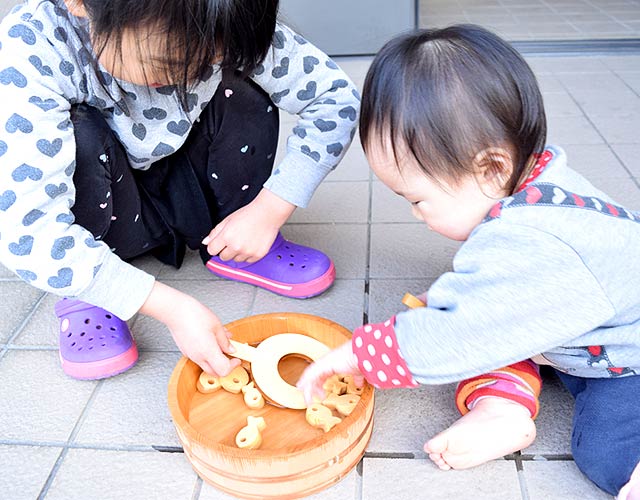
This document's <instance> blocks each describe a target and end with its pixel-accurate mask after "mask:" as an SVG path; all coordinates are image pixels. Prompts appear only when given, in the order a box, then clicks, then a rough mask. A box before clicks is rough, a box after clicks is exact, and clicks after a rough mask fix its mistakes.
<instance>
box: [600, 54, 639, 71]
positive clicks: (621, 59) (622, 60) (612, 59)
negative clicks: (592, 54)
mask: <svg viewBox="0 0 640 500" xmlns="http://www.w3.org/2000/svg"><path fill="white" fill-rule="evenodd" d="M602 62H603V63H604V65H605V66H606V67H607V68H609V69H612V70H614V71H629V70H634V69H635V70H638V69H640V56H637V55H627V56H625V55H621V56H607V57H603V58H602Z"/></svg>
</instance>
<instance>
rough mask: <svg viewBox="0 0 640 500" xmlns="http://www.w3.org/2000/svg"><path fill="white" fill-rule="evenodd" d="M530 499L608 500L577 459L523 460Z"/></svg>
mask: <svg viewBox="0 0 640 500" xmlns="http://www.w3.org/2000/svg"><path fill="white" fill-rule="evenodd" d="M522 467H523V475H524V478H525V482H526V489H527V492H528V493H529V499H530V500H607V499H612V498H613V497H612V496H610V495H607V494H606V493H605V492H603V491H602V490H600V489H598V487H597V486H595V485H594V484H593V483H592V482H591V481H589V480H588V479H587V478H586V477H585V476H584V475H583V474H582V473H581V472H580V471H579V470H578V467H576V464H575V463H574V462H573V461H553V462H547V461H524V462H523V464H522Z"/></svg>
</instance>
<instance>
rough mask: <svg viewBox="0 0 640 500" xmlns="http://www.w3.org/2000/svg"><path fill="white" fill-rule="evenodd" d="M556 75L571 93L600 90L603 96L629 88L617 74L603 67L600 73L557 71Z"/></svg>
mask: <svg viewBox="0 0 640 500" xmlns="http://www.w3.org/2000/svg"><path fill="white" fill-rule="evenodd" d="M556 77H557V78H558V80H559V81H560V82H561V83H562V85H563V86H564V87H565V88H566V89H567V90H568V91H569V92H571V93H574V92H600V96H602V97H605V96H606V95H609V94H611V93H613V94H617V93H618V92H625V91H628V90H629V89H628V88H627V86H626V85H625V84H624V82H623V81H622V79H621V78H620V77H619V76H617V75H616V74H615V73H613V72H612V71H609V70H608V69H605V68H603V70H602V72H600V73H588V74H584V73H581V72H578V73H563V72H557V73H556Z"/></svg>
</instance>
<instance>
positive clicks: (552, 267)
mask: <svg viewBox="0 0 640 500" xmlns="http://www.w3.org/2000/svg"><path fill="white" fill-rule="evenodd" d="M360 126H361V128H360V134H361V138H362V143H363V145H364V147H365V151H366V153H367V157H368V159H369V162H370V164H371V167H372V169H373V171H374V172H375V174H376V175H377V176H378V177H379V178H380V180H381V181H382V182H383V183H384V184H386V185H387V186H388V187H389V188H390V189H392V190H393V191H395V192H396V193H398V194H399V195H401V196H403V197H404V198H405V199H406V200H407V201H409V203H411V209H412V211H413V214H414V215H415V216H416V217H417V218H418V219H420V220H422V221H424V222H425V223H426V224H427V226H428V227H429V228H430V229H431V230H433V231H436V232H438V233H440V234H442V235H444V236H447V237H449V238H452V239H455V240H460V241H464V243H463V245H462V247H461V248H460V250H459V252H458V253H457V255H456V256H455V259H454V261H453V269H454V270H453V272H450V273H446V274H444V275H443V276H441V277H440V279H439V280H437V281H436V282H435V283H434V284H433V286H432V287H431V288H430V289H429V291H428V292H427V293H426V296H425V298H426V302H427V304H426V307H422V308H418V309H413V310H410V311H407V312H401V313H398V314H397V315H396V316H394V317H393V318H391V319H389V320H388V321H385V322H384V323H381V324H373V325H365V326H363V327H361V328H358V329H357V330H356V331H355V332H354V334H353V337H352V340H351V342H349V343H346V344H345V345H343V346H342V347H340V348H338V349H336V350H334V351H332V352H331V353H329V354H328V355H327V356H326V357H325V358H323V359H321V360H319V361H318V362H317V363H315V364H313V365H311V366H310V367H309V368H308V369H307V370H306V371H305V373H304V374H303V377H302V378H301V380H300V381H299V384H298V386H299V387H300V388H301V389H302V390H303V391H304V392H305V396H306V398H307V400H309V401H310V400H311V398H312V396H313V395H314V394H318V395H322V382H323V381H324V379H325V378H326V377H327V376H329V375H331V374H333V373H355V374H357V375H361V376H364V377H365V378H366V379H367V380H368V381H369V382H370V383H371V384H373V385H374V386H375V387H379V388H394V387H415V386H417V385H418V384H441V383H449V382H453V381H462V382H460V384H459V386H458V389H457V392H456V399H457V401H456V402H457V406H458V408H459V409H460V411H461V413H462V414H463V415H464V416H463V417H462V418H461V419H460V420H458V421H457V422H456V423H455V424H453V425H452V426H451V427H450V428H449V429H447V430H445V431H443V432H441V433H440V434H438V435H437V436H435V437H433V438H432V439H430V440H429V441H428V442H427V443H426V444H425V450H426V451H427V452H428V453H429V456H430V458H431V459H432V460H433V461H434V462H435V463H436V464H437V465H438V466H439V467H440V468H441V469H445V470H446V469H450V468H454V469H462V468H467V467H472V466H474V465H477V464H480V463H483V462H486V461H488V460H491V459H494V458H497V457H501V456H503V455H506V454H508V453H511V452H514V451H516V450H519V449H522V448H524V447H526V446H528V445H530V444H531V442H532V441H533V439H534V437H535V425H534V422H533V419H534V418H535V416H536V414H537V413H538V393H539V391H540V385H541V381H540V377H539V375H538V368H537V364H536V363H538V364H547V365H551V366H553V367H554V368H555V370H556V371H557V373H558V375H559V377H560V378H561V379H562V381H563V382H564V384H565V385H566V386H567V388H568V389H569V391H570V392H571V393H572V394H573V396H574V397H575V400H576V408H575V416H574V429H573V438H572V449H573V456H574V459H575V462H576V464H577V465H578V467H579V468H580V469H581V470H582V471H583V472H584V473H585V474H586V475H587V476H588V477H589V478H590V479H591V480H592V481H594V482H595V483H596V484H597V485H598V486H599V487H600V488H602V489H603V490H605V491H607V492H609V493H611V494H620V496H619V498H627V499H634V500H637V499H639V498H640V477H639V476H640V466H638V462H639V461H640V432H638V429H640V411H638V410H639V407H638V401H640V377H639V376H638V371H639V370H640V290H639V289H638V286H637V283H638V282H639V280H640V259H638V258H637V249H638V248H640V214H634V213H632V212H630V211H628V210H626V209H624V208H622V207H621V206H619V205H617V204H616V203H615V202H613V201H612V200H611V199H610V198H609V197H608V196H607V195H605V194H604V193H602V192H600V191H598V190H597V189H596V188H594V187H593V186H592V185H591V184H589V183H588V182H587V181H586V180H585V179H584V178H582V177H581V176H580V175H578V174H577V173H575V172H574V171H572V170H570V169H569V168H568V167H567V166H566V157H565V154H564V153H563V151H562V150H561V149H559V148H556V147H547V148H546V149H545V148H544V144H545V136H546V122H545V115H544V109H543V103H542V97H541V95H540V92H539V90H538V88H537V84H536V80H535V77H534V75H533V73H532V72H531V70H530V69H529V67H528V66H527V64H526V63H525V62H524V60H523V59H522V58H521V57H520V56H519V55H518V53H517V52H516V51H515V50H514V49H512V48H511V47H510V46H509V45H508V44H507V43H506V42H504V41H502V40H501V39H499V38H498V37H497V36H495V35H493V34H491V33H489V32H487V31H485V30H484V29H481V28H478V27H473V26H457V27H451V28H447V29H443V30H433V31H421V32H418V33H417V34H411V35H406V36H402V37H400V38H397V39H395V40H393V41H391V42H389V43H388V44H387V45H386V46H385V47H384V48H383V49H382V50H381V52H380V53H379V54H378V55H377V57H376V58H375V60H374V61H373V64H372V66H371V68H370V70H369V73H368V75H367V79H366V82H365V86H364V92H363V106H362V115H361V122H360ZM634 470H635V472H634Z"/></svg>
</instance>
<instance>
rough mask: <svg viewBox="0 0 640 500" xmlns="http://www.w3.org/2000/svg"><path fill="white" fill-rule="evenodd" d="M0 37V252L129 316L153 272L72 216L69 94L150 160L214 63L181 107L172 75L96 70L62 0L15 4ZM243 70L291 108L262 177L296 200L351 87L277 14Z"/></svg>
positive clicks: (337, 135) (352, 106)
mask: <svg viewBox="0 0 640 500" xmlns="http://www.w3.org/2000/svg"><path fill="white" fill-rule="evenodd" d="M0 44H1V45H0V102H1V103H2V105H1V106H0V125H1V127H0V262H2V264H4V265H5V266H6V267H8V268H9V269H10V270H12V271H13V272H15V273H16V274H17V275H18V276H20V277H21V278H22V279H24V280H25V281H27V282H29V283H31V284H32V285H34V286H36V287H38V288H40V289H42V290H45V291H48V292H53V293H55V294H58V295H64V296H68V297H77V298H79V299H82V300H84V301H86V302H89V303H92V304H94V305H98V306H101V307H104V308H105V309H107V310H109V311H111V312H112V313H114V314H116V315H117V316H119V317H121V318H123V319H128V318H130V317H131V316H132V315H133V314H135V312H136V311H138V309H139V308H140V307H141V306H142V304H143V303H144V301H145V300H146V298H147V296H148V295H149V293H150V291H151V287H152V286H153V282H154V278H153V277H152V276H150V275H148V274H147V273H145V272H143V271H142V270H140V269H136V268H135V267H133V266H131V265H130V264H127V263H125V262H123V261H122V260H121V259H120V258H119V257H118V256H117V255H115V254H114V253H112V252H111V250H110V249H109V247H108V246H107V245H106V244H105V243H103V242H100V241H96V240H95V239H94V238H93V236H92V235H91V233H89V232H88V231H87V230H85V229H84V228H83V227H81V226H79V225H77V224H74V217H73V214H72V213H71V208H72V207H73V204H74V199H75V187H74V184H73V179H72V176H73V172H74V170H75V151H76V148H75V140H74V134H73V127H72V124H71V121H70V119H69V116H70V115H69V110H70V106H71V105H72V104H77V103H88V104H89V105H91V106H94V107H96V108H97V109H99V110H101V111H102V114H103V116H104V117H105V119H106V121H107V123H108V124H109V126H110V127H111V129H112V130H114V132H115V133H116V134H117V136H118V137H119V139H120V140H121V142H122V144H123V145H124V147H125V149H126V151H127V153H128V156H129V159H130V161H131V166H132V167H133V168H136V169H143V170H144V169H148V168H153V163H154V162H155V161H157V160H159V159H161V158H163V157H165V156H167V155H169V154H171V153H173V152H174V151H176V150H177V149H178V148H180V146H181V145H182V144H183V143H184V141H185V140H186V137H187V135H188V132H189V130H190V128H191V124H192V123H194V122H195V120H196V119H197V118H198V116H199V115H200V113H201V111H202V109H203V108H204V107H205V106H206V104H207V103H208V102H209V101H210V100H211V98H212V96H213V94H214V93H215V91H216V89H217V88H218V85H219V83H220V81H221V72H220V71H219V67H217V66H212V73H211V75H210V76H209V77H208V79H207V80H205V81H202V82H200V83H199V84H198V85H197V86H196V87H195V88H194V89H193V90H192V91H191V93H190V94H189V96H188V101H189V110H188V111H186V112H185V111H184V110H183V109H181V107H180V106H179V104H178V100H177V97H176V95H175V92H173V89H172V88H171V87H162V88H158V89H148V88H146V87H140V86H136V85H133V84H130V83H128V82H124V81H120V82H116V81H115V80H114V78H113V77H112V76H111V75H109V74H107V73H106V72H103V71H99V73H100V75H98V74H97V72H96V71H95V70H94V65H93V64H92V63H91V58H92V57H93V56H92V54H91V52H90V51H91V47H90V45H89V43H88V31H87V23H86V20H83V19H80V18H76V17H74V16H72V15H70V14H69V13H68V12H67V10H66V8H65V6H64V2H63V1H62V0H55V1H48V0H44V1H43V0H28V1H27V2H26V4H24V5H21V6H19V7H17V8H15V9H14V10H13V12H12V13H11V14H9V15H8V16H7V17H6V18H5V19H4V20H3V21H2V23H1V24H0ZM99 78H100V79H102V80H103V81H104V82H105V83H106V85H107V86H108V89H109V91H108V92H106V91H105V89H104V88H103V86H102V84H101V83H100V80H99ZM252 79H253V80H254V81H255V82H256V83H257V84H258V85H260V86H261V87H262V88H263V89H265V90H266V91H267V92H268V93H269V94H270V96H271V99H272V100H273V102H274V103H275V104H276V105H277V106H278V107H279V108H281V109H283V110H285V111H287V112H289V113H292V114H298V115H299V121H298V123H297V125H296V127H295V128H294V129H293V133H292V135H291V136H290V137H289V139H288V142H287V154H286V155H285V157H284V159H283V160H282V162H281V163H280V164H279V165H277V166H276V168H275V169H274V173H273V175H272V176H271V177H270V178H269V179H268V180H267V182H266V183H265V187H266V188H267V189H269V190H270V191H272V192H273V193H275V194H276V195H278V196H279V197H281V198H283V199H285V200H287V201H289V202H291V203H293V204H295V205H297V206H301V207H304V206H306V205H307V204H308V202H309V199H310V198H311V195H312V194H313V192H314V191H315V189H316V188H317V186H318V184H319V183H320V182H321V181H322V180H323V179H324V177H325V176H326V175H327V174H328V173H329V172H330V171H331V170H332V169H333V168H335V167H336V165H337V164H338V163H339V162H340V160H341V159H342V157H343V156H344V153H345V151H346V149H347V148H348V146H349V144H350V142H351V139H352V137H353V134H354V133H355V128H356V124H357V116H358V110H359V96H358V92H357V90H356V88H355V86H354V85H353V83H352V82H351V81H350V80H349V78H348V77H347V76H346V75H345V73H344V72H343V71H342V70H341V69H340V68H339V67H338V66H337V65H336V64H335V63H334V62H333V61H332V60H330V59H329V58H328V57H327V56H326V55H325V54H323V53H322V52H321V51H320V50H318V49H317V48H316V47H314V46H313V45H312V44H311V43H309V42H307V41H306V40H305V39H304V38H302V37H301V36H299V35H297V34H296V33H294V32H293V31H291V30H290V29H289V28H287V27H286V26H283V25H279V26H278V27H277V30H276V34H275V37H274V40H273V43H272V47H271V49H270V51H269V53H268V55H267V57H266V59H265V61H264V62H263V64H262V65H261V66H260V67H259V68H258V70H257V71H256V74H255V75H253V76H252ZM118 83H119V85H118ZM105 195H106V193H105ZM106 202H109V200H108V199H106Z"/></svg>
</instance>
